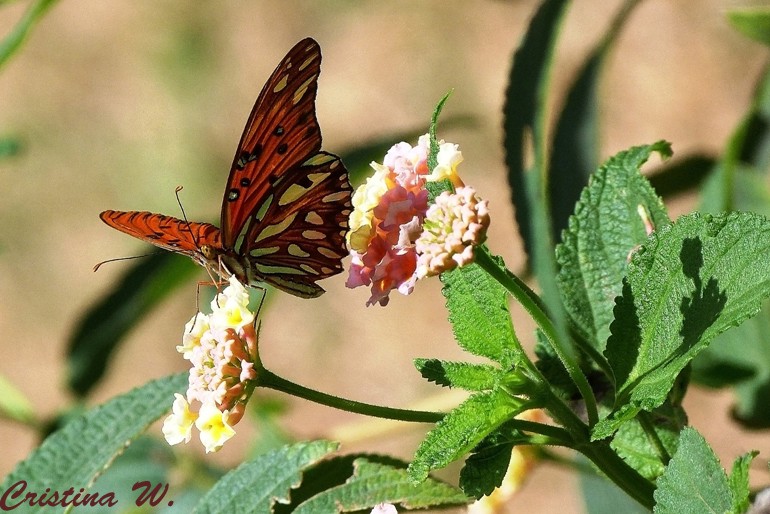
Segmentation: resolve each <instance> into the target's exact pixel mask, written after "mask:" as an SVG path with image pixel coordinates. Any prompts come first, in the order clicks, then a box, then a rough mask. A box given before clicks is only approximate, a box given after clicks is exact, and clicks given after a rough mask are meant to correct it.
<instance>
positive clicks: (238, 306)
mask: <svg viewBox="0 0 770 514" xmlns="http://www.w3.org/2000/svg"><path fill="white" fill-rule="evenodd" d="M211 310H212V312H211V314H210V315H206V314H202V313H198V314H196V315H195V316H194V317H193V318H192V319H191V320H190V321H189V322H188V323H187V325H185V333H184V336H183V338H182V345H181V346H177V347H176V349H177V351H178V352H179V353H181V354H183V356H184V358H185V359H187V360H189V361H190V363H191V364H192V367H191V368H190V377H189V382H188V389H187V395H186V397H185V396H183V395H181V394H176V395H175V400H174V405H173V408H172V414H171V415H170V416H168V417H167V418H166V420H165V421H164V423H163V435H164V436H165V437H166V441H167V442H168V443H169V444H172V445H173V444H178V443H181V442H185V443H186V442H189V441H190V438H191V436H192V427H193V425H195V427H196V428H198V430H199V431H200V440H201V442H202V443H203V446H204V447H205V448H206V452H213V451H217V450H219V449H220V448H221V447H222V445H223V444H224V443H225V442H226V441H227V440H228V439H230V438H231V437H233V436H234V435H235V430H234V429H233V425H235V424H236V423H237V422H238V421H240V419H241V417H242V416H243V409H244V407H245V404H246V401H247V400H248V398H249V396H250V395H251V392H252V391H253V390H254V385H255V383H254V379H255V378H256V377H257V371H256V368H255V363H256V362H257V358H258V357H257V333H256V329H255V328H254V318H255V315H254V313H253V312H251V311H250V310H249V293H248V291H246V288H245V287H244V286H243V285H241V284H240V283H239V282H238V281H237V280H236V279H235V278H234V277H231V278H230V285H229V286H228V287H227V288H225V290H224V291H223V292H222V293H220V294H218V295H217V297H216V298H215V299H214V300H213V301H212V302H211ZM193 402H195V403H197V404H200V408H199V410H198V411H197V412H194V411H192V410H191V409H190V406H191V404H192V403H193Z"/></svg>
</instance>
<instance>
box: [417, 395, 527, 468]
mask: <svg viewBox="0 0 770 514" xmlns="http://www.w3.org/2000/svg"><path fill="white" fill-rule="evenodd" d="M522 405H523V402H522V400H519V399H517V398H514V397H512V396H510V395H509V394H508V393H506V392H505V391H501V390H499V389H495V390H493V391H485V392H481V393H476V394H474V395H472V396H471V397H470V398H468V399H467V400H465V401H464V402H463V403H462V404H460V405H459V406H458V407H456V408H455V409H454V410H452V411H451V412H450V413H449V414H447V415H446V416H444V419H442V420H441V421H439V422H438V423H437V424H436V427H435V428H434V429H433V430H431V431H430V432H429V433H428V435H427V436H426V437H425V439H424V440H423V441H422V443H420V446H419V447H418V448H417V452H416V453H415V456H414V460H412V463H411V464H410V465H409V477H410V478H411V479H412V480H413V481H414V482H415V483H419V482H421V481H423V480H425V478H426V477H427V476H428V473H430V472H431V471H432V470H434V469H440V468H443V467H445V466H446V465H448V464H449V463H450V462H454V461H455V460H457V459H459V458H460V457H462V456H463V455H465V454H466V453H468V452H469V451H471V450H472V449H473V448H475V447H476V445H477V444H479V443H480V442H481V441H482V439H484V438H485V437H487V436H488V435H489V434H491V433H492V432H493V431H494V430H495V429H497V427H499V426H500V425H501V424H502V423H504V422H505V421H508V420H509V419H511V418H513V417H514V416H516V414H518V413H519V412H520V411H521V410H522Z"/></svg>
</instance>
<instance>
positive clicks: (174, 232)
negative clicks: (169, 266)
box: [99, 211, 222, 266]
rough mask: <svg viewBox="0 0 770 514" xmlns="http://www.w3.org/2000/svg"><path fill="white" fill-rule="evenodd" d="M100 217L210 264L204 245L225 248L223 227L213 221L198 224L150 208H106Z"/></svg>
mask: <svg viewBox="0 0 770 514" xmlns="http://www.w3.org/2000/svg"><path fill="white" fill-rule="evenodd" d="M99 217H100V218H101V219H102V221H104V222H105V223H106V224H107V225H109V226H111V227H112V228H114V229H117V230H120V231H121V232H125V233H126V234H128V235H130V236H134V237H135V238H137V239H141V240H142V241H146V242H148V243H151V244H154V245H155V246H159V247H161V248H163V249H165V250H170V251H172V252H176V253H181V254H184V255H187V256H188V257H191V258H192V259H193V260H194V261H196V262H197V263H199V264H201V265H202V266H205V265H206V260H205V258H204V257H203V255H202V254H201V252H200V247H201V245H209V246H212V247H214V248H216V249H221V248H222V238H221V235H220V232H219V229H218V228H217V227H215V226H214V225H212V224H210V223H195V222H187V221H185V220H180V219H179V218H174V217H173V216H164V215H163V214H156V213H153V212H147V211H104V212H102V213H101V214H100V215H99Z"/></svg>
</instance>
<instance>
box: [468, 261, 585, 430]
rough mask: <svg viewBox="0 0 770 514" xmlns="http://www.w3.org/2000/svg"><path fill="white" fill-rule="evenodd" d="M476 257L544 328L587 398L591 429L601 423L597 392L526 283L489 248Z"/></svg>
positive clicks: (478, 262) (479, 263)
mask: <svg viewBox="0 0 770 514" xmlns="http://www.w3.org/2000/svg"><path fill="white" fill-rule="evenodd" d="M475 256H476V263H477V264H478V265H479V266H481V268H483V269H484V271H486V272H487V273H489V274H490V275H491V276H492V277H493V278H494V279H495V280H497V281H498V282H499V283H500V284H501V285H502V286H503V287H505V289H506V290H508V292H509V293H511V295H512V296H513V297H514V298H515V299H516V300H517V301H518V302H519V303H520V304H521V306H522V307H524V309H525V310H526V311H527V312H528V313H529V315H530V316H531V317H532V319H533V320H534V321H535V323H536V324H537V326H538V327H540V330H542V331H543V334H544V335H545V337H546V339H547V340H548V342H549V343H550V344H551V347H552V348H553V350H554V351H555V352H556V355H557V356H558V357H559V360H561V362H562V364H563V365H564V368H565V369H566V370H567V373H568V374H569V376H570V378H571V379H572V381H573V382H574V383H575V386H577V388H578V390H579V391H580V394H581V395H582V396H583V399H584V400H585V404H586V412H587V413H588V422H589V423H590V424H591V425H594V424H595V423H596V422H597V421H598V419H599V414H598V410H597V407H596V397H595V396H594V392H593V390H592V389H591V385H590V384H589V383H588V380H587V379H586V376H585V375H584V374H583V372H582V371H581V370H580V366H578V364H577V362H576V361H575V359H574V358H573V356H571V355H570V354H569V353H568V352H567V351H565V349H564V348H563V347H562V344H561V342H560V341H559V340H558V338H557V337H556V328H555V327H554V326H553V323H552V322H551V319H550V318H549V317H548V315H547V314H546V312H545V309H544V307H543V304H542V302H541V301H540V298H539V297H538V296H537V295H536V294H535V293H534V292H533V291H532V290H531V289H530V288H529V287H528V286H527V285H526V284H525V283H524V282H522V281H521V279H519V277H517V276H516V275H514V274H513V273H511V272H510V271H508V270H507V269H505V268H501V267H500V266H498V265H497V263H496V262H495V261H494V260H493V259H492V257H491V256H490V255H489V253H488V251H487V250H486V248H484V247H477V248H476V252H475Z"/></svg>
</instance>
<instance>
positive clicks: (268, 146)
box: [221, 38, 321, 247]
mask: <svg viewBox="0 0 770 514" xmlns="http://www.w3.org/2000/svg"><path fill="white" fill-rule="evenodd" d="M320 66H321V48H320V47H319V46H318V43H316V42H315V41H314V40H312V39H310V38H307V39H303V40H302V41H300V42H299V43H297V44H296V45H295V46H294V48H292V49H291V50H290V51H289V53H288V54H287V55H286V57H284V58H283V60H282V61H281V63H280V64H279V65H278V67H277V68H276V69H275V71H273V73H272V75H271V76H270V78H269V79H268V81H267V83H266V84H265V86H264V87H263V88H262V91H261V92H260V94H259V97H258V98H257V101H256V104H255V105H254V108H253V110H252V111H251V115H250V116H249V120H248V122H247V123H246V128H245V129H244V132H243V135H242V136H241V141H240V143H239V144H238V150H237V151H236V154H235V158H234V159H233V165H232V168H231V169H230V175H229V177H228V179H227V187H226V188H225V193H224V199H223V201H222V225H221V226H222V239H223V241H222V242H223V244H224V245H225V247H233V246H234V245H235V242H236V240H237V238H238V236H239V235H240V234H241V233H242V232H243V230H244V228H245V227H244V225H245V224H246V222H247V221H248V220H249V218H250V216H251V213H252V211H253V210H254V209H255V207H256V206H257V204H258V203H260V201H261V200H262V199H263V198H264V197H265V196H267V195H268V194H269V192H270V189H271V187H272V184H271V181H274V180H275V179H277V178H278V177H280V176H281V175H283V174H284V173H287V172H288V171H289V170H291V169H293V168H294V167H295V166H297V165H298V164H301V163H302V162H304V161H305V160H307V159H308V157H310V156H312V155H314V154H315V153H316V152H318V150H320V149H321V130H320V128H319V126H318V120H317V119H316V115H315V97H316V92H317V90H318V75H319V73H320V71H321V68H320Z"/></svg>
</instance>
